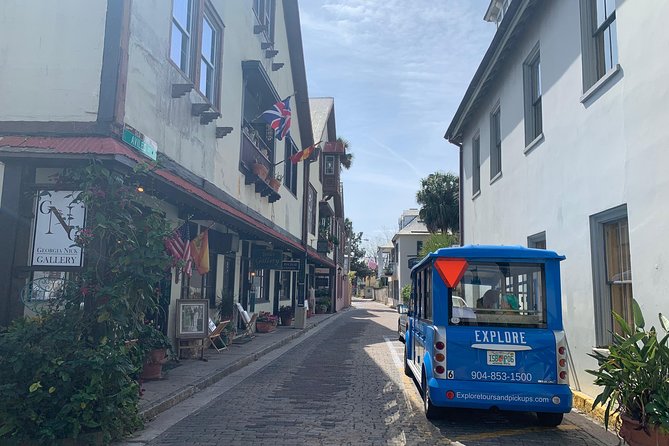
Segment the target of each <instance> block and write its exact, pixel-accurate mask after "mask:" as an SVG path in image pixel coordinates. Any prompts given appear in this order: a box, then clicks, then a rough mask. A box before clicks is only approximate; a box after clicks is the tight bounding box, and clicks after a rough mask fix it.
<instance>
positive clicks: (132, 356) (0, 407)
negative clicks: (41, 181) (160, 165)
mask: <svg viewBox="0 0 669 446" xmlns="http://www.w3.org/2000/svg"><path fill="white" fill-rule="evenodd" d="M146 173H147V172H146V169H145V168H143V167H142V168H138V169H136V170H135V171H134V172H133V173H130V174H123V173H119V172H114V171H110V170H109V169H107V168H105V167H103V166H102V165H101V164H100V163H97V162H93V163H92V164H91V165H89V166H88V167H85V168H83V169H76V170H72V171H68V172H65V174H63V175H61V176H60V178H58V182H59V183H60V185H61V186H62V187H63V188H64V189H65V190H67V189H68V188H71V189H76V190H81V191H82V192H81V193H80V194H78V195H77V196H73V197H72V200H73V202H83V203H84V204H85V205H86V212H87V217H86V225H87V226H86V228H84V229H83V230H81V231H80V232H79V233H78V234H77V236H76V238H75V244H76V245H78V246H81V247H83V248H84V250H85V265H84V267H83V270H82V271H81V272H80V273H79V274H78V275H77V277H76V278H74V279H73V280H70V281H68V283H67V286H66V287H65V289H64V290H63V292H62V295H61V296H60V297H59V298H58V299H53V300H52V301H50V302H49V303H48V304H47V305H45V306H42V307H41V308H40V309H39V312H38V315H37V316H36V317H32V318H24V319H19V320H17V321H15V322H14V323H13V324H12V325H11V326H10V327H9V328H7V329H5V330H4V331H2V332H0V383H1V384H0V443H3V442H7V441H15V442H20V441H23V440H31V441H37V442H39V443H40V444H51V443H57V440H59V439H64V438H81V436H82V435H86V434H88V433H96V432H97V433H101V434H102V439H103V441H104V442H105V443H109V442H111V441H112V440H115V439H119V438H121V437H122V436H123V435H125V434H127V433H129V432H131V431H132V430H134V429H136V428H137V427H139V426H140V425H141V420H140V419H139V417H138V409H137V405H138V402H139V386H138V383H137V381H136V378H137V376H138V372H139V370H140V368H141V365H142V362H143V359H144V354H145V351H146V350H147V349H148V347H149V346H153V345H160V346H167V345H169V340H167V339H166V337H165V336H163V335H162V333H160V332H158V331H157V330H156V329H155V328H153V327H149V326H146V325H145V324H144V317H145V314H146V313H149V312H155V311H156V309H157V307H158V302H159V298H160V290H159V289H158V285H157V284H158V283H159V282H160V281H161V279H163V278H164V277H165V275H166V274H169V266H170V257H169V256H168V254H167V253H166V252H165V248H164V238H165V237H166V235H167V234H169V229H170V228H169V225H168V222H167V221H166V219H165V217H164V215H163V214H162V213H160V212H158V211H156V210H155V207H153V206H151V205H150V200H151V198H150V197H148V196H145V195H144V194H142V193H140V192H139V191H138V190H137V185H138V184H139V182H140V181H142V182H144V181H146V179H147V178H146ZM138 338H139V340H140V342H134V341H131V340H133V339H138ZM142 341H145V344H144V345H143V344H142Z"/></svg>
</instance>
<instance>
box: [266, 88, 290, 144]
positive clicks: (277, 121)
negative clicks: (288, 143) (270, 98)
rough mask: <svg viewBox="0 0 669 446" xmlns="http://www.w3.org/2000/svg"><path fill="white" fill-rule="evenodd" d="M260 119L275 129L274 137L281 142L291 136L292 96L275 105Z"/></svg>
mask: <svg viewBox="0 0 669 446" xmlns="http://www.w3.org/2000/svg"><path fill="white" fill-rule="evenodd" d="M260 117H261V118H262V119H264V120H265V121H266V122H267V123H268V124H269V126H270V127H272V128H273V129H274V136H276V139H278V140H279V141H281V140H282V139H283V138H285V137H286V136H288V135H290V96H288V97H287V98H286V99H284V100H283V101H281V102H277V103H276V104H274V106H273V107H272V108H270V109H269V110H267V111H265V112H264V113H263V114H262V115H260Z"/></svg>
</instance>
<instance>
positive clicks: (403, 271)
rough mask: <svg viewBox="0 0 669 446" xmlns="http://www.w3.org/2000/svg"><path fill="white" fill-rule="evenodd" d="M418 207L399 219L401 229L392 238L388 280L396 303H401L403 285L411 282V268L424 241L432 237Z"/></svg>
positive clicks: (403, 214) (417, 258) (418, 258)
mask: <svg viewBox="0 0 669 446" xmlns="http://www.w3.org/2000/svg"><path fill="white" fill-rule="evenodd" d="M418 214H419V210H418V209H407V210H405V211H404V212H402V215H401V216H400V218H399V220H398V226H399V229H398V231H397V232H396V233H395V235H393V238H392V246H393V248H392V251H391V260H392V262H391V263H390V264H389V266H388V267H389V269H390V271H391V272H392V276H391V278H390V280H389V282H388V285H389V287H390V292H391V295H392V298H393V300H394V301H395V303H399V302H400V301H401V300H402V298H401V291H402V287H404V286H405V285H410V284H411V268H413V266H414V265H415V264H416V263H418V261H419V260H420V257H419V256H418V254H419V253H420V250H421V249H422V248H423V243H424V242H425V240H427V239H428V238H429V237H430V232H429V231H428V230H427V226H426V225H425V222H423V220H421V219H420V217H419V216H418Z"/></svg>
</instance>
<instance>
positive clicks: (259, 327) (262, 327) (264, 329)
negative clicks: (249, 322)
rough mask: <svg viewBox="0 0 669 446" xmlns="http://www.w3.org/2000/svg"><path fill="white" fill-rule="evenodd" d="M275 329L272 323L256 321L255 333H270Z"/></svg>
mask: <svg viewBox="0 0 669 446" xmlns="http://www.w3.org/2000/svg"><path fill="white" fill-rule="evenodd" d="M275 328H276V325H274V324H273V323H272V322H262V321H256V331H257V332H258V333H270V332H272V331H274V329H275Z"/></svg>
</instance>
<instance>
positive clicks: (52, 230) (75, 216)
mask: <svg viewBox="0 0 669 446" xmlns="http://www.w3.org/2000/svg"><path fill="white" fill-rule="evenodd" d="M78 194H79V191H66V190H58V191H54V190H49V191H39V193H38V195H37V208H36V209H35V232H34V237H33V253H32V265H33V266H69V267H80V266H82V261H83V252H82V249H81V248H80V247H79V246H74V238H75V237H76V236H77V233H78V232H79V230H80V229H81V228H83V227H84V224H85V219H86V208H85V207H84V204H83V203H72V201H73V200H74V198H75V197H76V196H77V195H78Z"/></svg>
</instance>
